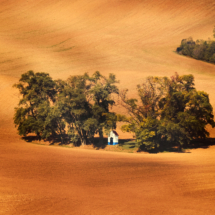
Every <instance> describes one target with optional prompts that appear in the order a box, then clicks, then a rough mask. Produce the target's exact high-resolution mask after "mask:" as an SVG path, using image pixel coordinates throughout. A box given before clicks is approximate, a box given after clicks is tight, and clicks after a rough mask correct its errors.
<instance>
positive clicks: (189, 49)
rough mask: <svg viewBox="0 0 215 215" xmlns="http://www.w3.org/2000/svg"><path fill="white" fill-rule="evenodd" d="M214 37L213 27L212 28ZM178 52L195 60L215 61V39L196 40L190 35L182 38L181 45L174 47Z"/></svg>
mask: <svg viewBox="0 0 215 215" xmlns="http://www.w3.org/2000/svg"><path fill="white" fill-rule="evenodd" d="M213 33H214V37H215V28H214V30H213ZM176 51H177V52H178V53H179V54H182V55H186V56H189V57H192V58H195V59H197V60H203V61H206V62H210V63H215V41H211V40H208V41H204V40H197V41H193V39H192V38H191V37H190V38H188V39H183V40H182V41H181V45H180V46H179V47H178V48H177V49H176Z"/></svg>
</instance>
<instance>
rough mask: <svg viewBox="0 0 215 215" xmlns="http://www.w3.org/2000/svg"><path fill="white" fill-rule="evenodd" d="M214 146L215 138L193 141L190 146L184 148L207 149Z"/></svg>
mask: <svg viewBox="0 0 215 215" xmlns="http://www.w3.org/2000/svg"><path fill="white" fill-rule="evenodd" d="M214 145H215V138H206V139H197V140H193V141H191V143H190V144H187V145H184V146H183V148H184V149H198V148H202V149H207V148H209V147H210V146H214Z"/></svg>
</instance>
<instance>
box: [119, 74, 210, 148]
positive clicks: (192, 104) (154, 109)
mask: <svg viewBox="0 0 215 215" xmlns="http://www.w3.org/2000/svg"><path fill="white" fill-rule="evenodd" d="M137 90H138V95H139V98H140V99H139V101H138V100H137V99H128V98H127V96H126V93H127V91H124V92H122V93H121V94H120V96H121V98H122V105H123V106H124V107H125V108H126V109H127V110H128V113H129V115H130V117H126V116H121V115H119V116H118V119H119V120H121V121H125V122H127V124H125V125H124V126H122V130H123V131H127V132H133V133H135V136H136V140H137V142H138V143H139V144H140V145H141V144H143V145H145V147H146V148H147V149H149V150H150V149H154V148H157V147H166V146H167V145H171V146H174V145H177V146H178V147H179V149H180V148H181V147H182V145H183V144H185V143H186V144H189V143H190V141H191V140H193V139H196V138H206V137H207V136H208V135H209V133H208V132H207V130H206V128H205V127H206V125H207V124H210V125H212V126H214V120H213V114H212V113H213V109H212V106H211V104H210V102H209V97H208V94H207V93H205V92H202V91H197V90H196V89H195V88H194V77H193V76H192V75H184V76H178V75H177V74H175V76H172V77H171V78H166V77H163V78H158V77H149V78H148V79H147V80H146V82H145V83H144V84H143V85H141V86H137Z"/></svg>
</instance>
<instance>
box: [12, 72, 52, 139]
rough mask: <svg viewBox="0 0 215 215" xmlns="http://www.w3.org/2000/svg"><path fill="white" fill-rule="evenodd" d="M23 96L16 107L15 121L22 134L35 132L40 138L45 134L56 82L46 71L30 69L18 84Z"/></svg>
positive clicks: (17, 86) (16, 85)
mask: <svg viewBox="0 0 215 215" xmlns="http://www.w3.org/2000/svg"><path fill="white" fill-rule="evenodd" d="M14 87H16V88H18V89H19V92H20V94H21V95H22V98H21V99H20V102H19V105H18V107H16V108H15V116H14V123H15V125H16V126H18V131H19V134H20V135H24V136H26V135H27V134H28V133H35V134H37V136H38V137H39V138H41V137H44V136H47V135H48V134H44V128H45V121H46V117H47V115H48V112H47V111H44V110H47V109H48V108H49V107H50V105H51V104H52V103H53V102H54V101H55V95H56V90H55V82H54V81H53V80H52V79H51V78H50V77H49V75H48V74H46V73H34V72H33V71H29V72H27V73H25V74H23V75H22V76H21V79H20V80H19V83H18V84H15V85H14Z"/></svg>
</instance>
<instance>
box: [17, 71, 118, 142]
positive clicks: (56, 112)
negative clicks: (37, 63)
mask: <svg viewBox="0 0 215 215" xmlns="http://www.w3.org/2000/svg"><path fill="white" fill-rule="evenodd" d="M117 82H118V81H116V78H115V75H113V74H110V75H109V78H105V77H104V76H102V75H101V74H100V73H99V72H95V73H94V74H93V75H92V76H91V77H90V76H89V75H88V74H84V75H80V76H71V77H69V78H68V79H67V80H66V81H63V80H56V81H54V80H52V78H51V77H50V76H49V74H47V73H34V72H33V71H29V72H27V73H25V74H23V75H22V76H21V79H20V80H19V83H17V84H15V85H14V86H15V87H16V88H18V89H19V92H20V94H21V96H22V98H21V99H20V102H19V105H18V107H16V108H15V116H14V123H15V125H16V126H17V127H18V132H19V135H23V136H26V135H27V134H29V133H34V134H36V135H37V137H38V138H39V139H48V138H55V137H60V140H61V142H62V143H65V142H66V141H68V138H69V140H70V141H72V142H73V143H76V144H78V143H81V144H86V143H87V142H90V141H92V140H93V137H94V135H95V134H96V133H98V134H99V136H100V141H101V142H102V140H103V131H104V130H106V131H108V130H110V129H111V128H115V127H116V114H115V113H114V112H111V111H110V108H111V107H112V106H113V105H114V103H115V101H114V100H113V98H112V97H111V96H112V94H118V88H117V86H116V85H115V84H116V83H117Z"/></svg>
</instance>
